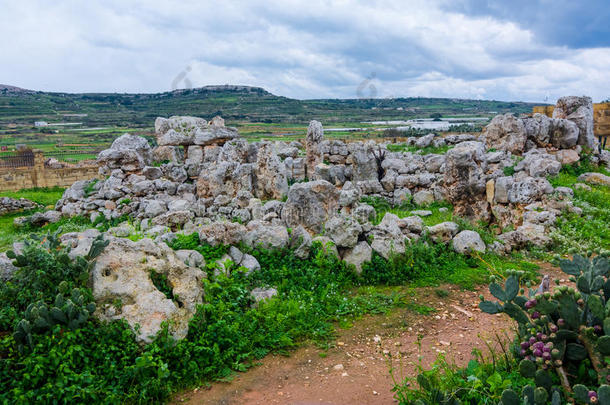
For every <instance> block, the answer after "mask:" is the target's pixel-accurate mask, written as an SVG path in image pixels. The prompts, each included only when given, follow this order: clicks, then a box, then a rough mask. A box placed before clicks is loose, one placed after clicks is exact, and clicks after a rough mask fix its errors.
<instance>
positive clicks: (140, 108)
mask: <svg viewBox="0 0 610 405" xmlns="http://www.w3.org/2000/svg"><path fill="white" fill-rule="evenodd" d="M532 106H533V104H531V103H524V102H503V101H489V100H461V99H447V98H421V97H412V98H394V99H319V100H296V99H291V98H287V97H282V96H276V95H274V94H271V93H269V92H268V91H266V90H264V89H262V88H260V87H249V86H233V85H221V86H206V87H200V88H195V89H184V90H174V91H169V92H164V93H153V94H151V93H141V94H128V93H52V92H41V91H32V90H25V89H20V88H18V87H14V86H8V85H0V126H4V125H6V124H8V123H17V124H30V123H33V122H34V121H39V120H43V121H47V122H71V121H78V122H82V123H83V125H86V126H105V125H114V126H134V127H150V126H152V125H153V123H154V120H155V118H156V117H158V116H164V117H167V116H171V115H195V116H201V117H207V118H211V117H212V116H214V115H222V116H223V117H224V118H225V119H227V120H228V121H242V122H263V123H272V122H274V123H277V122H283V123H307V122H308V121H309V120H311V119H318V120H321V121H322V122H325V123H332V122H357V121H365V120H391V119H401V120H402V119H409V118H416V117H417V118H419V117H429V116H430V115H431V114H434V113H440V114H441V115H443V116H448V115H471V116H490V115H493V114H498V113H505V112H512V113H526V112H531V109H532Z"/></svg>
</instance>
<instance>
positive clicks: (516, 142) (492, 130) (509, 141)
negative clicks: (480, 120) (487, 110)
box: [483, 113, 527, 155]
mask: <svg viewBox="0 0 610 405" xmlns="http://www.w3.org/2000/svg"><path fill="white" fill-rule="evenodd" d="M483 135H484V136H485V142H486V145H487V148H488V149H491V148H495V149H498V150H507V151H509V152H512V153H513V154H517V155H520V154H521V153H523V151H524V150H525V141H526V140H527V133H526V130H525V125H524V124H523V121H522V120H520V119H518V118H516V117H515V116H514V115H512V114H510V113H506V114H504V115H496V116H495V117H494V118H493V119H492V120H491V122H490V123H489V125H487V126H486V127H485V129H484V130H483Z"/></svg>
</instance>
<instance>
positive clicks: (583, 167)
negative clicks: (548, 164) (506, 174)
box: [549, 161, 610, 254]
mask: <svg viewBox="0 0 610 405" xmlns="http://www.w3.org/2000/svg"><path fill="white" fill-rule="evenodd" d="M588 171H601V172H602V173H605V174H609V173H608V171H606V170H603V169H598V168H596V167H591V166H590V165H589V164H588V163H587V162H586V161H585V163H581V164H577V165H576V166H566V167H564V168H563V169H562V170H561V172H560V173H559V174H558V175H557V176H555V177H552V178H550V179H549V180H550V182H551V184H552V185H553V186H554V187H559V186H563V187H573V186H574V184H575V183H577V182H578V179H577V178H578V176H579V175H580V174H582V173H585V172H588ZM590 188H591V190H587V189H586V188H575V189H574V200H573V201H574V205H575V206H576V207H579V208H580V209H582V215H578V214H577V213H570V212H566V213H563V214H562V216H561V217H560V218H559V219H558V221H557V230H556V231H554V232H552V233H551V237H552V238H553V242H554V245H555V251H557V252H567V253H570V254H574V253H584V252H587V251H589V250H595V249H600V248H601V249H610V227H608V224H609V223H610V189H609V188H608V187H604V186H590Z"/></svg>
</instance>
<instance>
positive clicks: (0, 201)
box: [0, 189, 69, 215]
mask: <svg viewBox="0 0 610 405" xmlns="http://www.w3.org/2000/svg"><path fill="white" fill-rule="evenodd" d="M68 190H69V189H68ZM66 191H67V190H66ZM64 195H65V192H64ZM64 198H65V197H64ZM38 207H39V205H38V204H36V203H35V202H33V201H30V200H27V199H25V198H19V199H17V198H11V197H0V215H5V214H11V213H13V212H19V211H27V210H31V209H34V208H38Z"/></svg>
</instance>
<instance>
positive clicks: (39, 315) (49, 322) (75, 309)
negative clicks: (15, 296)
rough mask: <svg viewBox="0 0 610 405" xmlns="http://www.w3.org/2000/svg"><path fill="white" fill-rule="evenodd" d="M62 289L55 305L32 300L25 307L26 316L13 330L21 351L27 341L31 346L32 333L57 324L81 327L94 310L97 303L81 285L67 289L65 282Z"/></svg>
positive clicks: (45, 329) (74, 327)
mask: <svg viewBox="0 0 610 405" xmlns="http://www.w3.org/2000/svg"><path fill="white" fill-rule="evenodd" d="M59 290H60V293H59V294H57V296H56V297H55V301H54V303H53V305H47V304H45V303H44V302H43V301H38V302H35V303H33V304H30V305H29V306H28V307H27V309H26V310H25V318H24V319H22V320H21V321H20V322H19V323H18V324H17V326H16V327H15V332H14V333H13V338H14V339H15V341H16V342H17V345H18V349H19V350H20V351H23V349H24V348H25V347H26V345H27V346H29V347H31V346H32V334H36V333H38V334H41V333H46V332H47V331H49V330H51V329H53V327H55V325H60V326H61V327H64V328H67V329H71V330H75V329H78V328H80V327H82V326H83V325H84V324H85V323H86V322H87V320H88V319H89V317H90V316H91V315H92V314H93V312H94V311H95V304H94V303H93V302H87V299H86V298H85V295H84V291H83V290H82V289H80V288H74V289H73V290H71V291H68V289H67V284H66V283H62V284H60V286H59Z"/></svg>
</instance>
